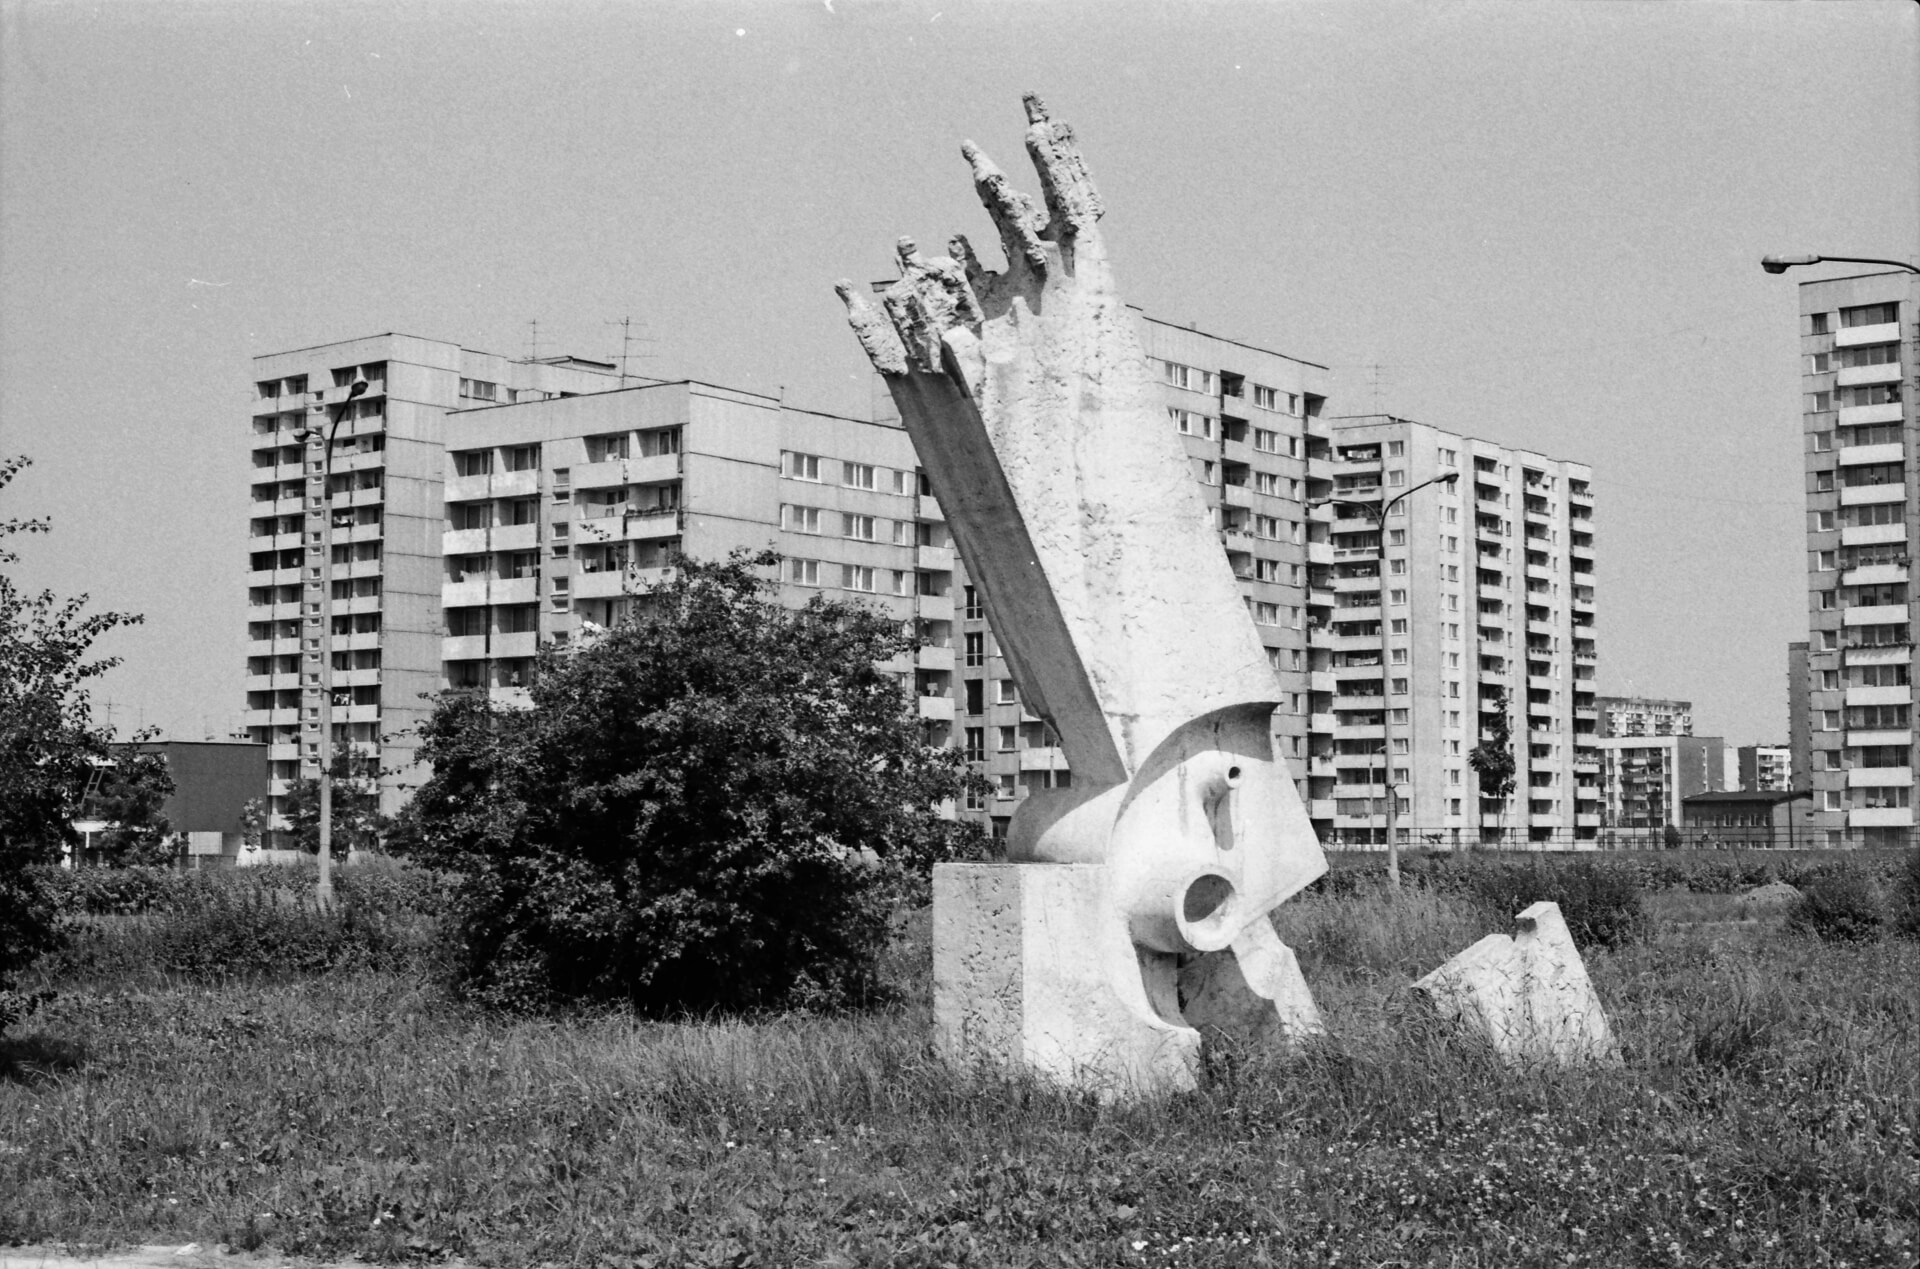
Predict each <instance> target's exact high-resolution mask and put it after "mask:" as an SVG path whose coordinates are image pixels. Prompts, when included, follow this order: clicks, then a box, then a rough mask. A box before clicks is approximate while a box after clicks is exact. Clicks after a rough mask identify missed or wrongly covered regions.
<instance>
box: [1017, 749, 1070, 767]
mask: <svg viewBox="0 0 1920 1269" xmlns="http://www.w3.org/2000/svg"><path fill="white" fill-rule="evenodd" d="M1020 769H1021V770H1022V771H1065V770H1067V755H1066V754H1065V753H1063V752H1061V750H1060V749H1059V748H1058V747H1057V746H1052V745H1048V746H1038V745H1036V746H1035V747H1033V748H1032V749H1022V750H1021V751H1020Z"/></svg>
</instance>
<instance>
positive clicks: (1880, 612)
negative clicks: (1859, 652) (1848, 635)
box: [1840, 604, 1907, 626]
mask: <svg viewBox="0 0 1920 1269" xmlns="http://www.w3.org/2000/svg"><path fill="white" fill-rule="evenodd" d="M1906 619H1907V606H1906V605H1905V604H1862V605H1860V606H1859V607H1857V608H1848V609H1844V610H1843V611H1842V612H1841V613H1840V624H1841V625H1843V626H1885V625H1890V624H1892V623H1894V622H1901V621H1905V620H1906Z"/></svg>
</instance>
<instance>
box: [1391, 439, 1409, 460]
mask: <svg viewBox="0 0 1920 1269" xmlns="http://www.w3.org/2000/svg"><path fill="white" fill-rule="evenodd" d="M1406 454H1407V443H1406V442H1405V441H1388V442H1387V457H1388V458H1404V457H1406Z"/></svg>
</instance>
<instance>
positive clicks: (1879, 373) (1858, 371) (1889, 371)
mask: <svg viewBox="0 0 1920 1269" xmlns="http://www.w3.org/2000/svg"><path fill="white" fill-rule="evenodd" d="M1899 382H1900V363H1899V362H1897V361H1888V362H1882V363H1881V364H1879V365H1877V366H1842V367H1840V374H1839V376H1838V377H1837V378H1836V379H1835V380H1834V383H1835V384H1836V385H1837V386H1839V387H1842V388H1851V387H1854V386H1855V385H1858V384H1865V383H1899Z"/></svg>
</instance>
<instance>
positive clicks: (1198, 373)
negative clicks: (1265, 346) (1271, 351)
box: [1160, 361, 1300, 416]
mask: <svg viewBox="0 0 1920 1269" xmlns="http://www.w3.org/2000/svg"><path fill="white" fill-rule="evenodd" d="M1160 377H1161V380H1162V381H1163V382H1165V383H1168V384H1171V385H1172V386H1173V387H1176V388H1185V389H1186V390H1187V391H1189V392H1198V393H1201V394H1202V395H1205V396H1210V397H1212V396H1220V395H1222V394H1223V392H1224V394H1225V395H1226V396H1230V397H1238V396H1240V395H1241V392H1242V391H1243V388H1244V387H1251V388H1252V389H1253V403H1254V404H1255V405H1256V406H1258V407H1260V408H1261V409H1263V410H1272V411H1274V412H1275V413H1276V414H1292V415H1295V416H1298V415H1299V413H1300V394H1299V393H1297V392H1284V391H1281V390H1280V389H1278V388H1269V387H1266V386H1265V385H1262V384H1258V383H1255V384H1244V382H1243V381H1242V380H1241V379H1240V377H1239V376H1237V375H1236V376H1229V377H1227V378H1226V379H1224V380H1223V379H1222V377H1221V376H1220V375H1218V374H1216V373H1215V372H1213V371H1211V370H1201V369H1200V368H1198V367H1197V366H1187V365H1182V364H1181V363H1180V362H1177V361H1162V362H1161V363H1160Z"/></svg>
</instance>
